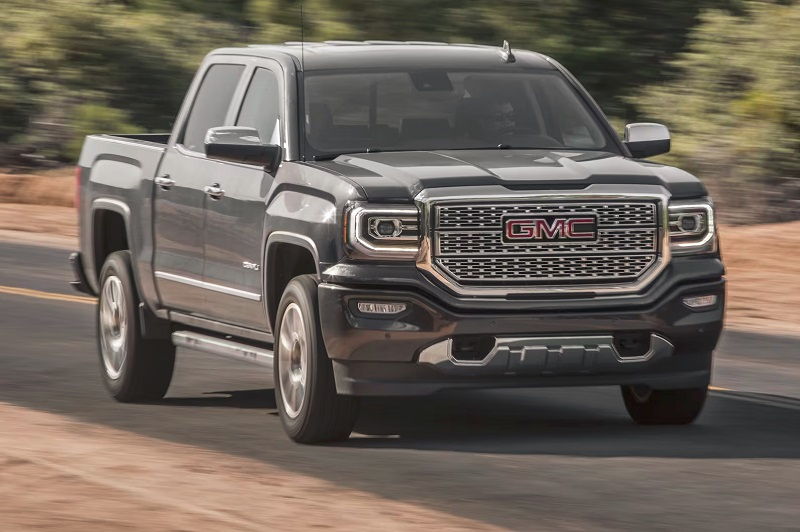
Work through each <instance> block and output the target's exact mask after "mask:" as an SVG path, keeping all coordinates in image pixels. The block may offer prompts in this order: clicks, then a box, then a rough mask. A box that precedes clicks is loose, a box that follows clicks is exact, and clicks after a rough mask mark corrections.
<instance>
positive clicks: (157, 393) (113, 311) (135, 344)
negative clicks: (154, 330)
mask: <svg viewBox="0 0 800 532" xmlns="http://www.w3.org/2000/svg"><path fill="white" fill-rule="evenodd" d="M141 330H142V328H141V323H140V316H139V296H138V295H137V291H136V285H135V283H134V280H133V271H132V269H131V256H130V252H128V251H116V252H114V253H112V254H110V255H109V256H108V258H106V262H105V264H103V268H102V270H101V271H100V293H99V295H98V304H97V351H98V354H99V357H100V373H101V375H102V377H103V383H104V384H105V386H106V388H107V389H108V391H109V393H111V396H112V397H114V399H116V400H117V401H120V402H123V403H129V402H147V401H156V400H158V399H161V398H163V397H164V395H165V394H166V393H167V389H168V388H169V384H170V382H171V381H172V371H173V368H174V366H175V346H173V345H172V342H171V341H170V340H169V339H159V340H149V339H144V338H142V336H141Z"/></svg>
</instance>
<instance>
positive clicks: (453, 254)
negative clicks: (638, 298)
mask: <svg viewBox="0 0 800 532" xmlns="http://www.w3.org/2000/svg"><path fill="white" fill-rule="evenodd" d="M586 213H595V214H596V215H597V220H598V222H597V240H595V241H588V242H587V241H575V242H568V241H560V242H532V243H519V244H511V243H504V242H503V241H502V232H503V222H502V219H503V216H507V215H528V214H529V215H552V214H563V215H578V214H586ZM432 214H433V217H434V219H433V220H431V222H432V223H431V225H432V227H433V233H432V244H433V246H432V252H433V253H432V259H433V264H434V265H435V266H436V267H437V268H438V269H439V270H440V271H441V272H442V273H443V274H445V275H447V276H449V277H451V278H452V279H454V280H455V281H457V282H458V283H460V284H465V285H480V284H487V285H497V284H507V285H514V284H522V283H524V284H545V285H547V284H549V285H556V284H570V283H574V284H582V283H583V284H585V283H598V282H600V283H606V282H615V281H616V282H618V283H626V282H633V281H635V280H636V279H637V278H639V277H641V276H642V275H643V274H645V273H646V272H647V271H648V270H649V269H650V268H651V267H652V266H653V265H654V264H655V262H656V259H657V258H658V253H659V240H658V237H659V228H658V209H657V206H656V203H655V201H598V202H589V201H579V202H568V201H565V202H559V203H552V202H547V203H534V202H529V201H528V202H508V203H502V204H496V203H492V204H476V203H473V204H451V203H447V204H441V205H435V207H434V209H433V210H432Z"/></svg>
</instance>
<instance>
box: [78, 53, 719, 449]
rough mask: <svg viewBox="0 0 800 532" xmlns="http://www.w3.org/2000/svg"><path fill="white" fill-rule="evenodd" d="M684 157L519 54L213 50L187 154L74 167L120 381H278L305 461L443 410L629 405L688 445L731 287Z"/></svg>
mask: <svg viewBox="0 0 800 532" xmlns="http://www.w3.org/2000/svg"><path fill="white" fill-rule="evenodd" d="M669 147H670V137H669V132H668V131H667V129H666V128H665V127H664V126H661V125H659V124H651V123H641V124H630V125H628V126H627V127H626V129H625V136H624V139H622V140H620V139H619V138H618V137H617V135H616V134H615V132H614V130H613V129H612V128H611V126H610V125H609V123H608V121H607V120H606V118H605V117H604V115H603V113H602V112H601V110H600V109H599V108H598V106H597V105H596V104H595V102H594V101H593V100H592V98H591V97H590V96H589V95H588V94H587V92H586V91H585V90H584V89H583V88H582V87H581V85H580V84H579V83H578V81H577V80H576V79H575V78H574V77H573V76H572V75H570V73H569V72H567V71H566V70H565V69H564V68H563V67H562V66H561V65H560V64H559V63H557V62H556V61H554V60H553V59H551V58H549V57H546V56H544V55H541V54H538V53H534V52H528V51H521V50H511V49H510V48H509V47H508V46H507V45H504V46H503V47H502V48H499V47H489V46H475V45H445V44H437V43H422V42H417V43H413V42H385V41H381V42H359V43H355V42H326V43H304V44H303V45H301V43H285V44H283V45H269V46H251V47H247V48H226V49H220V50H216V51H214V52H212V53H210V54H209V55H208V56H207V57H206V58H205V60H204V61H203V63H202V65H201V66H200V69H199V70H198V72H197V75H196V77H195V79H194V81H193V82H192V84H191V87H190V88H189V91H188V94H187V96H186V100H185V102H184V103H183V106H182V108H181V110H180V112H179V113H178V116H177V119H176V121H175V127H174V129H173V131H172V133H170V134H147V135H92V136H89V137H88V138H87V139H86V142H85V144H84V147H83V151H82V153H81V156H80V161H79V169H78V175H79V206H80V209H79V211H80V251H79V252H76V253H74V254H73V255H72V257H71V261H72V265H73V269H74V272H75V281H74V283H73V285H74V286H75V287H76V288H77V289H78V290H80V291H83V292H87V293H91V294H95V295H97V297H98V300H99V302H98V306H97V338H98V350H99V358H100V366H101V369H102V375H103V379H104V381H105V384H106V385H107V387H108V389H109V391H110V392H111V395H113V396H114V397H115V398H116V399H117V400H119V401H154V400H158V399H160V398H162V397H163V396H164V394H165V393H166V391H167V388H168V387H169V384H170V380H171V378H172V371H173V365H174V360H175V349H176V346H178V347H185V348H189V349H190V350H199V351H205V352H209V353H215V354H218V355H222V356H227V357H230V358H235V359H241V360H247V361H251V362H255V363H258V364H262V365H266V366H269V367H272V368H273V373H274V388H275V395H276V401H277V407H278V410H279V412H280V416H281V419H282V421H283V425H284V427H285V429H286V432H287V433H288V435H289V436H290V437H291V438H292V439H294V440H296V441H299V442H320V441H330V440H337V439H344V438H347V437H348V436H349V435H350V433H351V431H352V429H353V427H354V425H355V423H356V418H357V412H358V402H359V397H363V396H376V395H377V396H386V395H424V394H431V393H434V392H436V391H439V390H442V389H450V388H498V387H540V386H595V385H617V386H620V387H621V389H622V394H623V397H624V402H625V405H626V407H627V410H628V412H629V413H630V415H631V417H632V418H633V419H634V420H635V421H636V422H637V423H651V424H681V423H690V422H692V421H693V420H694V419H695V418H696V416H697V415H698V414H699V412H700V410H701V409H702V407H703V403H704V401H705V398H706V394H707V388H708V384H709V378H710V371H711V360H712V351H713V350H714V348H715V345H716V343H717V340H718V337H719V335H720V331H721V329H722V319H723V308H724V295H725V292H724V283H725V281H724V278H723V274H724V269H723V265H722V262H721V259H720V254H719V249H718V243H717V235H716V227H715V220H714V209H713V207H712V204H711V201H710V199H709V198H708V194H707V191H706V189H705V188H704V187H703V185H702V184H701V183H700V182H699V181H698V180H697V179H696V178H695V177H693V176H692V175H690V174H688V173H686V172H684V171H682V170H679V169H676V168H672V167H669V166H665V165H663V164H657V163H653V162H647V161H645V160H643V159H645V158H647V157H649V156H653V155H658V154H660V153H664V152H666V151H668V150H669ZM265 379H266V377H265Z"/></svg>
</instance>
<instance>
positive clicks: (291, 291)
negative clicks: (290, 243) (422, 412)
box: [273, 275, 358, 443]
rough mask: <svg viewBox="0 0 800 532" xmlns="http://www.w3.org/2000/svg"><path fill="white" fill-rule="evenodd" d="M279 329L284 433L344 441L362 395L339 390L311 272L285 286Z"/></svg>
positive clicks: (278, 397)
mask: <svg viewBox="0 0 800 532" xmlns="http://www.w3.org/2000/svg"><path fill="white" fill-rule="evenodd" d="M275 330H276V331H277V332H276V334H275V358H274V361H275V362H274V364H273V366H274V381H275V402H276V404H277V406H278V412H279V413H280V418H281V422H282V423H283V428H284V429H285V430H286V434H287V435H288V436H289V437H290V438H291V439H292V440H294V441H296V442H298V443H321V442H328V441H342V440H346V439H347V438H348V437H349V436H350V433H351V432H352V431H353V426H355V423H356V419H357V417H358V399H357V398H356V397H350V396H344V395H338V394H337V393H336V383H335V382H334V377H333V366H332V364H331V360H330V358H328V353H327V352H326V350H325V343H324V342H323V339H322V331H321V329H320V324H319V308H318V305H317V283H316V281H315V280H314V277H313V276H311V275H301V276H299V277H295V278H294V279H292V280H291V281H290V282H289V284H288V285H287V286H286V290H284V292H283V296H282V297H281V302H280V304H279V305H278V315H277V320H276V327H275Z"/></svg>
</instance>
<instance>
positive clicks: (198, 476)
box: [0, 403, 489, 532]
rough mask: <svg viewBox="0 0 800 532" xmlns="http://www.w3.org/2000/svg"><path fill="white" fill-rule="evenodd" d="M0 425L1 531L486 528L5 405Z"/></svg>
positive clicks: (262, 466) (260, 466) (245, 462)
mask: <svg viewBox="0 0 800 532" xmlns="http://www.w3.org/2000/svg"><path fill="white" fill-rule="evenodd" d="M0 419H2V420H3V421H2V423H0V500H2V501H3V504H2V508H3V509H2V511H0V520H1V521H2V522H3V524H4V526H3V527H2V528H4V529H7V530H47V529H53V530H65V531H71V530H74V531H81V532H93V531H106V530H112V529H113V530H123V529H124V530H214V529H219V530H270V529H275V528H278V529H281V530H306V529H309V528H328V529H330V528H333V529H345V530H418V529H431V530H465V529H482V530H483V529H488V528H489V527H487V526H486V525H485V524H483V523H476V522H473V521H469V520H467V519H462V518H460V517H456V516H452V515H448V514H445V513H441V512H437V511H434V510H429V509H426V508H423V507H418V506H415V505H413V504H409V503H404V502H398V501H393V500H388V499H384V498H382V497H379V496H376V495H373V494H371V493H366V492H361V491H357V490H351V489H345V488H342V487H340V486H336V485H333V484H331V483H329V482H326V481H322V480H319V479H315V478H313V477H307V476H304V475H299V474H296V473H293V472H290V471H286V470H283V469H281V468H278V467H275V466H273V465H270V464H266V463H263V462H259V461H257V460H249V459H244V458H238V457H234V456H229V455H226V454H223V453H218V452H212V451H207V450H205V449H201V448H196V447H192V446H188V445H180V444H174V443H168V442H164V441H161V440H157V439H153V438H147V437H144V436H139V435H137V434H133V433H128V432H124V431H120V430H115V429H109V428H107V427H103V426H99V425H92V424H88V423H80V422H76V421H74V420H72V419H70V418H66V417H61V416H57V415H54V414H48V413H43V412H38V411H34V410H28V409H25V408H20V407H17V406H12V405H9V404H5V403H0ZM54 442H58V445H53V443H54Z"/></svg>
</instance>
